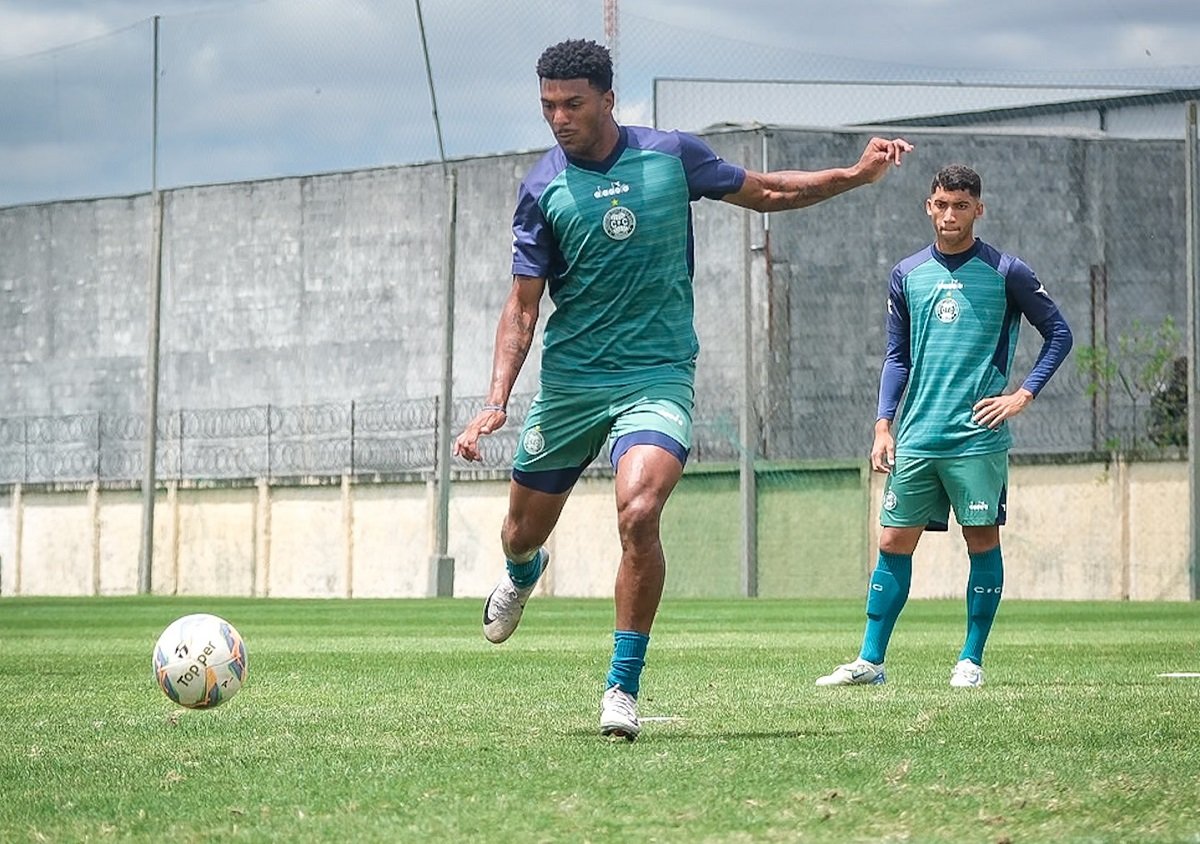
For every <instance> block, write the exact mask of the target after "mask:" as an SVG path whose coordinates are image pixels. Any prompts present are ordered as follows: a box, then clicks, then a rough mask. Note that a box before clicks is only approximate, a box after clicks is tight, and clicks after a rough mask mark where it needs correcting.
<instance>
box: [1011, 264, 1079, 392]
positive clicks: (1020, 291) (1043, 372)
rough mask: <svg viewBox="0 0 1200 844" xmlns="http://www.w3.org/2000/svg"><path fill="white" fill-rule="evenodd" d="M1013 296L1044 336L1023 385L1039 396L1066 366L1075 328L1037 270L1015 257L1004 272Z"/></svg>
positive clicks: (1017, 304) (1028, 318)
mask: <svg viewBox="0 0 1200 844" xmlns="http://www.w3.org/2000/svg"><path fill="white" fill-rule="evenodd" d="M1004 282H1005V285H1006V286H1007V289H1008V296H1009V299H1010V300H1011V301H1012V302H1013V304H1014V305H1016V307H1017V308H1018V310H1020V311H1021V313H1022V314H1024V315H1025V319H1027V320H1029V324H1030V325H1032V326H1033V327H1034V328H1036V329H1037V331H1038V333H1039V334H1041V335H1042V348H1041V351H1040V352H1038V356H1037V361H1036V362H1035V363H1034V365H1033V369H1032V370H1030V372H1029V376H1028V377H1027V378H1026V379H1025V381H1024V383H1022V384H1021V386H1022V387H1024V388H1025V389H1026V390H1028V391H1029V392H1031V393H1033V394H1034V395H1035V396H1036V395H1037V394H1038V393H1039V392H1041V390H1042V388H1043V387H1045V386H1046V383H1047V382H1048V381H1049V380H1050V377H1051V376H1052V375H1054V373H1055V372H1056V371H1057V370H1058V368H1059V367H1060V366H1062V363H1063V361H1065V360H1066V359H1067V354H1068V353H1070V351H1071V346H1072V345H1073V344H1074V342H1075V340H1074V337H1073V335H1072V334H1071V327H1070V326H1069V325H1067V321H1066V320H1065V319H1063V316H1062V314H1061V313H1060V312H1059V310H1058V305H1056V304H1055V303H1054V300H1053V299H1051V298H1050V294H1049V293H1047V292H1046V286H1045V285H1044V284H1042V283H1041V281H1039V280H1038V277H1037V273H1035V272H1034V271H1033V269H1032V268H1031V267H1030V266H1029V265H1028V264H1026V263H1025V262H1024V261H1022V260H1021V259H1020V258H1014V259H1013V261H1012V264H1011V265H1010V266H1009V267H1008V271H1007V272H1006V273H1005V274H1004Z"/></svg>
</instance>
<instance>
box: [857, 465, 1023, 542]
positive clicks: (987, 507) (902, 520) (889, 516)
mask: <svg viewBox="0 0 1200 844" xmlns="http://www.w3.org/2000/svg"><path fill="white" fill-rule="evenodd" d="M1007 496H1008V452H1007V451H996V452H992V453H990V454H972V455H968V456H965V457H909V456H904V455H900V454H897V455H896V465H895V466H894V467H893V468H892V471H891V473H890V474H889V475H888V479H887V483H886V484H885V485H884V491H883V506H882V507H880V510H879V524H881V525H883V526H884V527H921V526H924V527H925V528H926V529H928V530H946V529H947V527H948V525H949V519H950V508H951V507H953V508H954V517H955V518H956V519H958V523H959V524H960V525H962V526H963V527H982V526H985V525H1002V524H1004V522H1005V516H1006V513H1005V509H1006V503H1007V502H1006V499H1007Z"/></svg>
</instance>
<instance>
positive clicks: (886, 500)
mask: <svg viewBox="0 0 1200 844" xmlns="http://www.w3.org/2000/svg"><path fill="white" fill-rule="evenodd" d="M897 503H898V502H897V501H896V493H894V492H892V491H891V490H890V489H889V490H888V491H887V494H886V495H884V496H883V509H884V510H895V509H896V504H897Z"/></svg>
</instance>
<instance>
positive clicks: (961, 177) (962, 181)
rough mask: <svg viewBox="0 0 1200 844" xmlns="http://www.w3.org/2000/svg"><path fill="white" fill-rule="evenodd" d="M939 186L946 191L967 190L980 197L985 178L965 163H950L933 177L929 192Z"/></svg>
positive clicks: (977, 197)
mask: <svg viewBox="0 0 1200 844" xmlns="http://www.w3.org/2000/svg"><path fill="white" fill-rule="evenodd" d="M938 188H941V189H942V190H946V191H956V190H965V191H966V192H967V193H969V194H971V196H973V197H975V198H976V199H979V197H980V196H981V195H982V194H983V180H981V179H980V178H979V174H978V173H976V172H975V171H974V170H972V169H971V168H970V167H968V166H967V165H965V164H948V165H947V166H945V167H943V168H942V169H941V170H938V171H937V174H936V175H935V176H934V177H933V184H931V185H930V186H929V192H930V193H933V192H935V191H936V190H937V189H938Z"/></svg>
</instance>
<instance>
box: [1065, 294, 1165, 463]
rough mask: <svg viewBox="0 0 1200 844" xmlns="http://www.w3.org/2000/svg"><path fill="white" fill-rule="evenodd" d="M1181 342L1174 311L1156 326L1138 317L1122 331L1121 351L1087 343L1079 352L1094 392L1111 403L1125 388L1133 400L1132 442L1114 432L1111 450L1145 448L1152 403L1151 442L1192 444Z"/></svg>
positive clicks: (1108, 441)
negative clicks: (1146, 413) (1145, 415)
mask: <svg viewBox="0 0 1200 844" xmlns="http://www.w3.org/2000/svg"><path fill="white" fill-rule="evenodd" d="M1180 342H1181V335H1180V331H1179V329H1178V328H1177V327H1176V325H1175V320H1174V318H1173V317H1171V316H1170V315H1168V316H1166V317H1164V318H1163V321H1162V322H1161V323H1160V324H1159V325H1158V326H1157V327H1155V328H1147V327H1146V326H1145V325H1143V324H1142V323H1141V321H1139V320H1134V322H1133V325H1132V326H1131V328H1130V330H1129V331H1128V332H1127V333H1123V334H1120V335H1118V337H1117V343H1116V348H1115V349H1110V348H1109V347H1108V346H1085V347H1083V348H1081V349H1077V350H1076V356H1075V363H1076V366H1077V367H1078V369H1079V372H1080V373H1081V374H1082V375H1083V376H1084V377H1085V378H1086V379H1087V384H1086V386H1085V388H1084V389H1085V391H1086V392H1087V394H1088V395H1089V396H1100V397H1103V398H1104V399H1105V401H1106V402H1107V401H1108V400H1110V399H1111V397H1112V395H1113V394H1114V393H1117V392H1118V391H1119V394H1123V395H1124V396H1125V397H1126V398H1128V399H1129V405H1130V407H1131V409H1132V414H1133V426H1132V433H1131V434H1130V435H1129V437H1128V442H1127V443H1123V442H1122V439H1121V437H1120V436H1110V437H1108V438H1107V439H1106V440H1105V447H1106V448H1108V449H1109V450H1112V451H1133V452H1136V451H1139V450H1140V449H1141V447H1142V446H1143V442H1142V435H1143V434H1142V426H1141V425H1140V424H1139V418H1140V417H1141V408H1143V407H1145V406H1146V405H1147V404H1148V405H1149V408H1150V420H1149V424H1148V425H1147V427H1146V431H1145V436H1146V437H1147V438H1148V439H1149V442H1150V443H1152V444H1153V445H1156V446H1170V445H1181V444H1186V442H1187V359H1186V358H1184V357H1181V356H1180V349H1179V347H1180ZM1181 362H1182V365H1181ZM1181 389H1182V395H1183V400H1182V402H1180V401H1179V394H1180V390H1181ZM1181 438H1182V441H1181Z"/></svg>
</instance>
